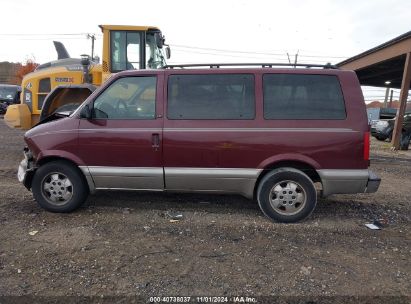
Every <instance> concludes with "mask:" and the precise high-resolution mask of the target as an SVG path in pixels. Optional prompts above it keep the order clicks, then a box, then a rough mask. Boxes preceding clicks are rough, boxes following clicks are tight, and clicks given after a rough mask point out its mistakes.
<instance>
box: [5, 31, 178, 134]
mask: <svg viewBox="0 0 411 304" xmlns="http://www.w3.org/2000/svg"><path fill="white" fill-rule="evenodd" d="M100 28H101V30H102V32H103V53H102V64H99V63H98V62H97V61H96V60H95V58H90V57H89V56H88V55H82V57H81V58H70V56H69V54H68V52H67V50H66V49H65V47H64V45H62V44H61V43H59V42H54V44H55V47H56V50H57V54H58V60H56V61H51V62H48V63H45V64H41V65H39V66H38V67H37V68H36V70H35V71H34V72H32V73H29V74H27V75H26V76H25V77H24V78H23V81H22V84H21V87H22V93H21V99H20V104H16V105H11V106H9V107H8V108H7V112H6V114H5V116H4V120H5V122H6V124H7V125H8V126H9V127H12V128H21V129H30V128H31V127H32V126H34V125H36V124H37V123H38V122H39V121H40V120H42V119H44V118H45V117H47V116H49V115H50V114H52V113H54V112H57V111H72V110H74V109H75V108H77V107H78V106H79V104H81V102H83V101H84V100H85V99H86V98H87V97H88V96H89V95H90V94H91V93H92V92H93V91H94V90H95V89H96V87H98V86H100V85H101V84H102V83H103V82H105V81H106V80H107V79H108V78H109V77H110V75H111V74H112V73H117V72H120V71H124V70H133V69H158V68H163V67H164V66H165V65H166V58H170V48H169V46H167V45H166V44H165V39H164V36H163V35H162V33H161V31H160V29H158V28H157V27H151V26H126V25H100Z"/></svg>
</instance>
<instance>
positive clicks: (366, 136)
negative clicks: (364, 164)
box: [364, 132, 370, 160]
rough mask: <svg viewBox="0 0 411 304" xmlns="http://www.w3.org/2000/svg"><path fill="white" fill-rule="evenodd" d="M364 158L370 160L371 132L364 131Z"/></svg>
mask: <svg viewBox="0 0 411 304" xmlns="http://www.w3.org/2000/svg"><path fill="white" fill-rule="evenodd" d="M364 160H370V132H365V133H364Z"/></svg>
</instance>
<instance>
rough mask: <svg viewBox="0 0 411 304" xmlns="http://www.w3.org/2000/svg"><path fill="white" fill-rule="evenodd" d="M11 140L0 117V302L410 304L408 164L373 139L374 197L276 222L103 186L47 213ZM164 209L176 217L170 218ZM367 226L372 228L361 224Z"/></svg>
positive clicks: (191, 199)
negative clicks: (155, 299) (375, 226)
mask: <svg viewBox="0 0 411 304" xmlns="http://www.w3.org/2000/svg"><path fill="white" fill-rule="evenodd" d="M22 134H23V133H22V132H21V131H18V130H10V129H8V128H7V127H6V126H5V125H4V122H3V121H0V140H1V148H0V153H1V158H0V181H1V189H2V190H1V192H0V225H1V230H0V295H1V296H2V297H0V303H6V302H10V303H12V302H16V301H17V300H18V299H24V298H18V297H17V298H16V297H11V298H7V297H5V296H22V295H23V296H24V295H25V296H27V295H28V296H34V298H30V301H29V302H30V303H34V302H36V299H37V300H38V299H42V300H45V299H48V298H47V297H56V296H73V297H72V298H64V299H65V300H64V301H65V302H67V301H68V300H69V299H72V300H73V303H77V302H79V301H78V299H79V298H78V296H88V297H91V298H88V300H92V299H99V300H98V301H97V302H99V301H101V300H102V299H108V303H111V302H119V299H120V298H117V297H118V296H122V297H129V298H122V302H124V301H125V302H128V301H131V300H132V299H135V298H132V297H131V298H130V296H142V297H143V298H141V299H144V301H148V299H149V298H148V297H149V296H194V295H207V296H223V297H224V296H228V297H231V296H235V295H240V296H246V295H249V296H274V297H275V298H258V301H260V302H262V301H263V299H266V300H267V299H268V300H267V302H273V300H272V299H276V300H277V301H278V300H279V299H283V300H284V301H285V302H287V301H288V300H285V299H293V300H294V301H297V302H298V301H300V300H301V301H302V302H301V303H308V302H306V299H308V298H310V297H311V298H313V297H314V298H315V297H317V298H316V299H317V300H318V299H319V301H320V302H321V301H324V300H327V299H328V300H329V302H330V303H346V302H349V300H352V301H353V302H350V303H354V302H360V299H362V301H363V303H390V302H395V303H409V301H410V300H411V292H410V291H411V283H410V282H411V278H410V269H411V264H410V253H411V250H410V249H411V248H410V215H411V212H410V211H411V208H410V201H411V192H410V190H409V189H411V158H409V156H408V154H407V153H401V154H398V153H391V154H390V152H389V149H386V148H385V146H384V145H385V143H380V142H376V141H374V140H373V141H372V148H373V151H372V157H373V159H374V161H372V164H371V168H372V169H373V170H374V171H375V172H376V173H377V174H378V175H380V176H381V177H382V184H381V186H380V189H379V191H378V192H377V193H375V194H362V195H336V196H332V197H330V198H328V199H320V200H319V202H318V205H317V208H316V210H315V211H314V213H313V214H312V215H311V217H310V218H308V219H307V220H305V221H303V222H301V223H298V224H291V225H285V224H276V223H271V222H270V221H269V220H267V219H266V218H265V217H264V216H263V215H262V213H261V212H260V211H259V209H258V206H257V204H256V203H255V202H252V201H249V200H246V199H244V198H242V197H239V196H224V195H193V194H161V193H160V194H159V193H140V192H117V191H116V192H114V191H113V192H110V191H105V192H99V193H97V194H95V195H93V196H90V197H89V199H88V201H87V203H86V204H85V206H84V207H83V208H81V209H79V210H78V211H76V212H73V213H70V214H53V213H49V212H46V211H44V210H42V209H41V208H39V207H38V206H37V204H36V203H35V201H34V200H33V197H32V194H31V192H28V191H27V190H26V189H25V188H24V187H23V186H22V185H20V184H19V183H18V182H17V180H16V168H17V165H18V163H19V161H20V159H21V158H22V154H21V148H22V146H23V141H22ZM379 151H383V152H382V153H380V152H379ZM386 153H388V154H386ZM170 211H171V212H177V211H178V212H181V213H182V214H183V216H184V217H183V219H181V220H178V221H173V220H171V219H170V217H169V214H168V213H169V212H170ZM375 219H380V220H381V222H383V223H385V227H384V228H383V229H382V230H378V231H374V230H370V229H368V228H366V227H365V226H364V224H365V223H370V222H373V220H375ZM36 296H37V297H36ZM40 296H41V297H42V298H40ZM93 297H96V298H93ZM102 297H103V298H102ZM281 297H291V298H281ZM350 297H356V298H350ZM357 297H360V298H357ZM376 297H380V298H376ZM50 299H51V298H50ZM59 299H60V300H62V298H59ZM191 300H193V299H191ZM229 300H232V301H233V298H229ZM197 302H201V301H197ZM209 302H210V301H209ZM285 302H284V303H285ZM287 303H289V302H287ZM298 303H300V302H298ZM311 303H317V302H315V301H314V302H311Z"/></svg>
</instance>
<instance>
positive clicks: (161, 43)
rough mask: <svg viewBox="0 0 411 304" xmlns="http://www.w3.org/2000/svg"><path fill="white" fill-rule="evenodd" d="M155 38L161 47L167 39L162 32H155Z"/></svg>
mask: <svg viewBox="0 0 411 304" xmlns="http://www.w3.org/2000/svg"><path fill="white" fill-rule="evenodd" d="M154 40H155V42H156V44H157V47H158V48H159V49H161V48H163V45H164V40H165V39H164V36H162V35H161V33H155V34H154Z"/></svg>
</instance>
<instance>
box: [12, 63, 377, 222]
mask: <svg viewBox="0 0 411 304" xmlns="http://www.w3.org/2000/svg"><path fill="white" fill-rule="evenodd" d="M369 136H370V134H369V126H368V122H367V114H366V109H365V104H364V98H363V95H362V92H361V88H360V84H359V82H358V80H357V77H356V75H355V73H354V72H352V71H342V70H338V69H332V68H322V69H318V68H270V67H263V68H212V67H211V68H207V69H204V68H201V69H199V68H198V69H190V68H188V69H187V68H185V69H177V68H173V69H164V70H153V71H128V72H122V73H118V74H117V75H115V76H114V77H112V79H110V80H109V81H108V82H107V83H106V84H105V85H103V86H102V87H101V88H100V89H98V90H96V91H95V92H94V93H93V94H92V95H91V96H90V97H89V98H88V99H87V100H86V101H85V102H84V103H83V104H82V105H81V106H80V107H79V108H78V109H77V110H76V111H75V112H74V113H72V114H71V115H70V116H69V117H65V118H60V119H58V120H53V121H49V122H47V123H43V124H40V125H38V126H36V127H34V128H33V129H31V130H29V131H28V132H27V133H26V134H25V141H26V143H27V147H26V148H25V159H24V160H23V161H22V162H21V164H20V167H19V174H18V175H19V180H20V181H21V182H23V183H24V185H25V186H26V187H27V188H28V189H31V190H32V192H33V195H34V198H35V199H36V201H37V202H38V203H39V205H40V206H42V207H43V208H45V209H47V210H50V211H53V212H69V211H72V210H74V209H76V208H78V207H79V206H80V205H81V204H82V203H83V202H84V201H85V200H86V198H87V196H88V195H89V193H93V192H94V191H96V190H99V189H135V190H149V191H177V192H216V193H238V194H242V195H244V196H245V197H248V198H250V199H256V200H257V201H258V204H259V206H260V207H261V210H262V211H263V212H264V214H265V215H267V216H268V217H269V218H270V219H273V220H276V221H280V222H296V221H299V220H301V219H303V218H305V217H307V216H308V215H310V214H311V212H312V211H313V210H314V208H315V205H316V202H317V190H316V188H315V186H314V184H315V183H319V185H320V189H321V191H320V192H319V194H320V195H322V196H328V195H331V194H337V193H363V192H367V193H369V192H375V191H377V189H378V187H379V183H380V179H379V178H378V177H377V176H376V175H375V174H373V173H372V172H371V171H370V170H368V166H369Z"/></svg>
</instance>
